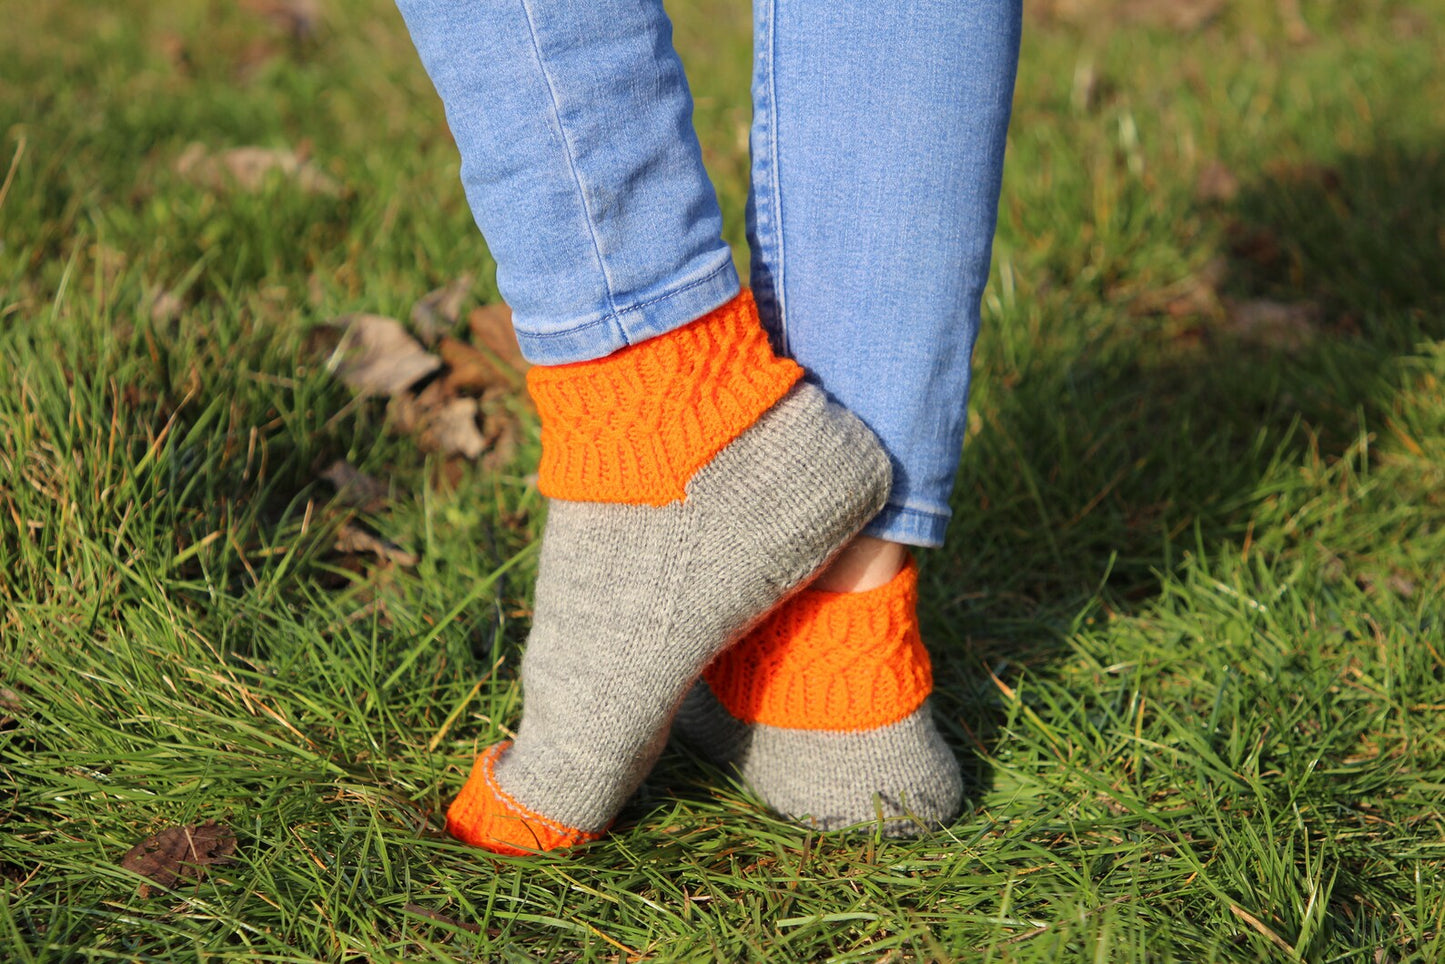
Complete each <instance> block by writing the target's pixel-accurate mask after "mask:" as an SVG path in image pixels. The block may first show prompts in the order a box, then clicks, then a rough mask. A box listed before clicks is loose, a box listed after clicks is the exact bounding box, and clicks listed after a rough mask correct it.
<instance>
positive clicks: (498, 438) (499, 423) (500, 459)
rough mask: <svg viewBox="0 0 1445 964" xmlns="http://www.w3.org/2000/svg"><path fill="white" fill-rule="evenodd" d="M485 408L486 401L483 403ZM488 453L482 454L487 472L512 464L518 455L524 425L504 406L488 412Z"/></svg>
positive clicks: (484, 468)
mask: <svg viewBox="0 0 1445 964" xmlns="http://www.w3.org/2000/svg"><path fill="white" fill-rule="evenodd" d="M483 406H484V410H485V403H483ZM486 426H487V431H486V445H487V454H486V455H483V456H482V460H481V467H482V469H483V471H486V472H496V471H499V470H501V469H504V468H506V467H507V466H509V465H511V464H512V460H513V459H514V458H516V457H517V447H518V445H519V444H520V443H521V439H522V426H521V424H520V423H519V422H518V421H517V416H515V415H513V414H512V413H511V412H510V411H508V410H507V409H503V408H497V409H496V410H493V411H487V413H486Z"/></svg>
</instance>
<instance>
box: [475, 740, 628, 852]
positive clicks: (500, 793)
mask: <svg viewBox="0 0 1445 964" xmlns="http://www.w3.org/2000/svg"><path fill="white" fill-rule="evenodd" d="M511 745H512V744H511V741H510V740H508V741H505V742H502V743H498V744H496V745H494V746H491V747H488V748H487V750H486V751H485V752H483V753H482V754H481V755H480V756H478V757H477V762H476V764H475V765H474V766H473V767H472V775H471V776H470V777H468V778H467V782H466V785H465V786H463V787H462V792H461V793H459V794H457V798H456V799H455V800H453V801H452V805H451V806H450V807H449V808H447V833H449V834H451V835H452V836H453V837H456V838H457V839H458V840H460V841H461V842H462V843H466V844H471V845H472V846H473V847H480V848H482V849H483V850H490V851H491V852H492V853H496V854H509V855H511V856H516V857H521V856H525V855H527V854H534V853H537V852H538V851H543V850H562V849H565V848H567V847H575V846H578V845H579V844H584V843H590V842H591V841H593V840H596V839H598V838H599V837H601V836H602V832H601V831H595V832H589V831H585V830H578V829H576V828H575V827H569V826H567V825H565V824H561V823H558V822H557V821H555V820H551V819H548V818H547V817H544V816H542V815H541V814H539V813H535V812H533V811H531V810H529V809H527V808H526V807H524V806H523V805H522V804H520V803H518V802H517V801H516V800H515V799H513V798H512V797H511V795H509V794H508V793H507V792H506V791H505V790H503V789H502V788H501V786H500V785H499V784H498V783H497V777H496V773H495V767H496V763H497V760H498V759H500V757H501V755H502V754H503V753H504V752H506V750H507V748H508V747H509V746H511Z"/></svg>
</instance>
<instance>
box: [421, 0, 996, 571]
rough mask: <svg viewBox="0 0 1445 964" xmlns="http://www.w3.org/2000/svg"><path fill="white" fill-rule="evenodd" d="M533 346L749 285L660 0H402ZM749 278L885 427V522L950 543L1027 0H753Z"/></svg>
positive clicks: (780, 326)
mask: <svg viewBox="0 0 1445 964" xmlns="http://www.w3.org/2000/svg"><path fill="white" fill-rule="evenodd" d="M397 4H398V6H399V7H400V8H401V11H402V14H403V16H404V17H405V18H406V22H407V26H408V29H409V30H410V31H411V35H412V39H413V41H414V42H415V44H416V47H417V50H418V51H419V52H420V54H421V57H422V61H423V63H424V64H425V65H426V69H427V71H428V73H429V74H430V75H431V78H432V81H433V83H435V85H436V88H437V91H438V93H439V94H440V95H441V98H442V103H443V105H444V106H445V108H446V112H447V119H448V122H449V123H450V125H451V129H452V132H453V134H454V135H455V137H456V141H457V146H458V148H459V150H460V151H461V156H462V182H463V185H464V186H465V188H466V192H467V198H468V200H469V202H470V203H471V206H472V211H473V213H474V214H475V217H476V220H477V224H478V226H479V227H480V228H481V230H482V233H483V235H484V236H485V237H486V239H487V243H488V245H489V247H490V248H491V251H492V254H493V256H494V257H495V258H496V261H497V284H498V287H499V288H500V290H501V292H502V295H503V297H505V298H506V299H507V302H508V303H509V304H510V305H511V307H512V311H513V319H514V323H515V325H516V328H517V337H518V340H519V341H520V343H521V346H522V351H523V353H524V354H526V356H527V357H528V358H529V359H531V360H532V361H534V362H536V363H538V364H559V363H564V362H574V361H583V360H588V359H593V358H600V357H603V356H605V355H607V354H609V353H611V352H613V351H616V350H617V349H619V348H621V347H623V346H625V345H629V344H633V343H635V342H638V341H641V340H644V339H646V338H649V337H651V336H653V335H657V334H660V333H662V332H665V331H669V330H671V329H673V328H677V327H680V326H681V325H684V324H686V323H687V322H689V321H691V320H693V319H695V318H697V317H698V316H700V315H702V314H705V313H706V312H708V311H710V310H712V309H713V308H715V307H717V306H719V305H721V304H722V303H723V302H725V301H727V300H728V299H729V298H731V297H732V296H733V295H735V294H736V293H737V291H738V287H739V282H738V278H737V274H736V271H735V269H734V268H733V261H732V255H731V252H730V251H729V250H728V247H727V245H726V244H725V243H724V242H723V240H722V236H721V231H722V216H721V213H720V212H719V210H718V205H717V197H716V195H715V193H714V191H713V187H712V184H711V182H710V181H709V180H708V177H707V173H706V171H705V170H704V169H703V164H702V155H701V151H700V149H699V146H698V142H697V137H696V135H695V133H694V131H693V128H692V99H691V95H690V94H689V92H688V86H687V80H686V78H685V77H684V75H683V70H682V64H681V62H680V61H679V60H678V58H677V54H676V53H675V52H674V50H673V47H672V28H671V24H670V23H669V21H668V19H667V15H666V13H664V11H663V8H662V3H661V2H660V0H397ZM753 14H754V28H755V49H754V75H753V88H752V94H753V105H754V117H753V127H752V138H751V146H752V189H751V192H750V195H749V202H748V237H749V242H750V244H751V246H752V275H753V276H752V279H751V282H752V286H753V289H754V292H755V294H756V296H757V300H758V307H759V309H760V311H761V312H762V314H763V321H764V324H765V325H767V326H768V328H769V331H770V332H771V334H772V336H773V340H774V343H775V345H776V346H777V347H778V348H779V349H780V350H781V351H782V352H784V353H786V354H788V355H791V356H792V357H793V358H795V359H797V360H798V362H799V363H801V364H802V365H803V367H804V368H806V369H807V371H808V373H809V377H811V378H812V379H814V380H815V381H817V382H818V383H819V384H820V385H822V387H823V388H824V389H826V390H827V391H828V392H829V393H830V394H831V395H832V396H833V397H834V398H835V399H836V400H837V401H838V402H840V403H841V404H843V405H844V406H846V407H847V408H848V409H850V410H851V411H853V412H854V413H855V414H857V415H858V416H859V417H860V418H862V419H863V420H864V421H865V422H866V423H867V424H868V425H869V426H870V427H871V428H872V429H873V430H874V431H875V432H876V433H877V434H878V436H879V438H880V439H882V441H883V444H884V446H885V447H886V448H887V449H888V452H889V454H890V455H891V456H892V458H893V462H894V487H893V491H892V495H891V497H890V499H889V503H888V506H887V507H886V508H885V509H884V510H883V512H882V513H881V514H880V515H879V516H878V517H877V518H876V519H875V520H874V521H873V522H872V523H871V524H870V525H869V527H868V529H867V530H866V531H867V532H868V533H869V534H871V535H876V536H879V537H881V538H885V539H891V540H893V541H897V542H904V543H910V544H913V545H923V546H936V545H940V544H941V543H942V541H943V535H944V530H945V528H946V526H947V522H948V517H949V513H950V510H949V506H948V503H949V495H950V493H951V491H952V488H953V481H954V476H955V474H956V472H957V468H958V457H959V452H960V450H961V448H962V444H963V434H964V429H965V425H966V408H967V402H968V385H969V363H970V359H971V356H972V353H973V344H974V339H975V337H976V335H977V332H978V317H979V315H978V313H979V300H980V297H981V294H982V291H983V286H984V282H985V281H986V279H987V277H988V266H989V257H990V252H991V248H992V243H993V232H994V223H995V218H996V215H997V208H998V194H999V183H1000V178H1001V175H1002V168H1003V152H1004V141H1005V135H1006V133H1007V129H1008V120H1009V109H1010V104H1011V101H1012V96H1013V81H1014V73H1015V70H1016V68H1017V62H1018V42H1019V24H1020V0H909V2H904V3H897V4H886V3H882V4H880V3H874V2H868V3H865V2H862V0H754V10H753Z"/></svg>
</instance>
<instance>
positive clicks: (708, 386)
mask: <svg viewBox="0 0 1445 964" xmlns="http://www.w3.org/2000/svg"><path fill="white" fill-rule="evenodd" d="M802 374H803V370H802V369H801V368H800V367H798V365H797V364H796V363H795V362H793V361H791V360H788V359H782V358H778V357H777V356H775V355H774V354H773V350H772V348H771V346H770V345H769V344H768V339H767V335H766V334H765V333H764V332H763V328H762V325H761V323H760V322H759V320H758V310H757V306H756V304H755V303H754V302H753V296H752V293H751V292H749V291H747V290H744V291H742V292H740V293H739V294H738V296H737V297H735V298H734V299H733V300H731V301H729V302H728V303H727V304H725V305H723V306H722V307H720V308H717V309H716V310H714V311H712V312H710V313H708V314H706V315H704V316H703V317H701V318H699V319H698V320H696V321H694V322H691V323H690V324H687V325H684V326H683V327H681V328H678V329H676V330H674V331H670V332H667V333H666V334H663V335H659V336H657V337H655V338H650V339H648V340H647V341H645V342H641V343H640V344H637V345H632V346H630V347H628V348H624V349H622V350H621V351H618V352H615V353H613V354H612V355H609V356H607V357H606V358H600V359H597V360H596V361H588V362H577V363H575V364H570V365H551V366H536V367H534V368H532V369H530V370H529V371H528V373H527V388H528V390H529V391H530V392H531V394H532V398H533V399H534V400H535V401H536V403H537V411H538V412H539V413H540V415H541V419H542V459H541V464H540V466H539V468H538V485H539V488H540V489H541V490H542V494H544V495H546V496H548V497H549V498H553V499H567V500H571V501H578V502H614V503H618V502H620V503H629V504H632V505H653V506H660V505H667V504H668V503H670V502H676V501H679V500H681V499H682V498H683V497H684V494H685V491H684V490H685V487H686V485H687V483H688V480H689V479H691V478H692V477H693V475H694V474H696V472H697V470H698V469H700V468H702V467H703V466H704V465H706V464H707V463H708V462H709V461H711V460H712V458H713V457H714V456H715V455H717V453H718V452H720V451H722V449H723V448H724V447H725V446H726V445H727V444H728V443H729V442H731V441H732V440H733V439H735V438H737V437H738V436H739V435H740V434H742V432H743V430H744V429H746V428H747V427H748V426H749V425H752V424H753V423H754V422H755V421H757V419H758V416H760V415H761V414H762V413H763V412H765V411H767V410H768V409H769V408H770V407H772V405H773V404H774V403H775V402H777V401H778V400H779V399H781V398H782V397H783V396H784V395H785V394H787V392H788V390H789V389H790V388H792V387H793V385H794V384H795V383H796V382H797V381H798V379H799V378H801V377H802Z"/></svg>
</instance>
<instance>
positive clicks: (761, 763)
mask: <svg viewBox="0 0 1445 964" xmlns="http://www.w3.org/2000/svg"><path fill="white" fill-rule="evenodd" d="M754 17H755V24H756V45H757V46H756V54H755V75H754V86H753V98H754V107H755V116H754V123H753V140H752V148H753V195H752V199H751V201H752V203H751V204H750V210H749V215H750V217H749V228H750V238H751V241H752V244H753V286H754V288H755V290H756V293H757V298H758V303H759V306H760V308H761V310H762V314H763V319H764V323H765V324H766V325H767V326H768V327H769V330H770V332H771V334H772V335H773V339H774V342H775V344H776V345H778V347H779V348H780V349H781V350H782V351H783V352H784V353H785V354H788V355H790V356H792V357H793V358H795V359H797V360H798V361H799V362H801V363H802V364H803V366H804V367H805V368H806V369H807V371H808V373H809V378H810V379H813V380H815V381H816V382H817V383H818V384H819V385H821V386H822V387H823V388H824V389H825V390H826V391H827V392H828V393H829V395H831V396H832V397H833V398H834V399H836V400H837V401H839V402H840V403H842V404H843V405H844V406H845V407H847V408H848V409H849V410H850V411H852V412H854V413H855V414H857V415H858V416H859V417H860V418H862V419H863V421H864V422H865V423H866V424H868V425H869V426H870V427H871V428H872V429H873V430H874V431H875V432H877V433H878V435H879V437H880V439H882V441H883V444H884V446H885V448H886V449H887V450H888V453H889V455H890V457H891V459H892V461H893V469H894V473H893V488H892V491H891V493H890V495H889V498H888V504H887V506H886V507H885V508H884V509H883V511H882V512H881V513H880V514H879V515H878V517H876V518H875V519H874V520H873V521H872V522H871V523H870V524H869V525H868V527H867V529H866V530H865V532H866V533H867V535H868V536H870V537H872V538H870V539H867V540H860V541H859V542H858V543H856V544H855V545H854V546H852V547H850V548H849V549H848V550H847V551H845V553H844V555H843V556H842V558H840V560H839V561H838V562H837V563H835V564H834V567H833V568H832V569H830V570H829V571H827V572H825V573H824V574H823V576H822V577H820V580H819V581H818V582H817V583H815V584H814V585H813V586H812V587H810V588H809V589H807V590H805V591H804V592H803V593H801V594H799V595H798V596H797V597H795V598H794V599H793V600H790V601H789V602H787V603H785V604H784V605H783V606H782V607H781V608H780V609H779V610H778V611H777V612H776V613H774V614H773V615H772V616H770V617H769V619H768V621H767V623H765V624H764V625H763V626H761V627H760V628H759V629H758V630H757V631H756V632H754V633H753V634H751V635H750V636H749V637H748V638H747V639H745V640H744V641H743V642H742V643H740V644H739V645H738V646H737V647H734V648H733V649H731V650H729V651H728V652H727V653H725V654H724V655H723V656H722V657H721V658H720V659H719V660H718V661H717V662H716V663H715V664H713V666H712V667H710V668H709V669H708V671H707V673H706V676H705V679H706V683H705V684H699V686H698V687H697V689H696V690H694V692H693V693H692V694H691V695H690V698H689V700H688V702H687V704H686V705H685V707H684V710H683V713H682V715H681V716H680V717H679V728H680V729H681V730H682V731H683V733H684V735H687V734H691V735H693V737H694V738H695V739H696V741H697V742H700V743H701V744H702V745H703V747H704V749H707V750H708V751H709V752H711V753H712V755H714V756H715V757H717V758H719V759H723V760H729V761H731V762H732V763H734V764H735V765H736V766H737V768H738V769H739V771H740V772H741V774H742V776H743V777H744V779H745V780H746V781H747V782H749V783H750V784H752V785H753V787H754V788H755V789H757V790H758V792H759V793H761V794H762V796H763V797H764V798H765V799H766V800H768V802H769V803H770V804H772V805H773V806H774V807H776V808H778V809H779V810H782V811H784V812H786V813H789V814H791V815H794V816H797V817H800V818H807V819H810V820H812V821H813V822H815V823H816V824H817V825H819V826H823V827H837V826H844V825H847V824H850V823H856V822H860V821H864V820H868V819H871V818H873V817H874V816H875V814H880V813H881V815H882V816H884V817H894V818H900V819H898V820H896V821H894V822H893V823H892V824H890V826H891V827H892V828H894V829H897V830H899V831H907V830H910V829H913V828H914V827H915V826H916V825H917V824H920V823H921V824H925V825H926V824H930V823H936V822H938V821H941V820H944V819H947V818H949V817H951V816H952V815H953V814H954V813H955V812H956V810H957V807H958V805H959V801H960V793H961V787H960V783H959V778H958V771H957V764H956V762H955V761H954V759H953V757H952V755H951V754H950V753H949V751H948V749H947V747H946V746H944V744H943V742H942V740H941V739H940V738H939V736H938V733H937V730H936V728H935V726H934V724H933V721H932V718H931V716H930V715H929V714H930V711H929V707H928V706H927V704H926V703H925V697H926V696H927V694H928V691H929V687H930V686H931V672H929V668H928V657H927V654H926V652H925V651H924V650H923V648H922V645H921V643H920V642H918V628H917V619H916V614H915V612H914V598H915V593H916V581H915V580H916V577H915V570H914V568H913V566H912V565H906V564H905V561H906V550H905V548H904V546H905V545H917V546H937V545H940V544H941V543H942V540H943V535H944V529H945V527H946V524H947V521H948V516H949V512H950V510H949V495H950V492H951V490H952V487H953V480H954V475H955V473H956V471H957V466H958V456H959V452H960V449H961V447H962V443H963V435H964V429H965V426H966V404H967V398H968V384H969V362H970V358H971V355H972V351H973V343H974V338H975V335H976V333H977V330H978V312H979V300H980V297H981V294H982V290H983V286H984V283H985V281H986V279H987V276H988V266H989V258H990V253H991V248H992V241H993V230H994V222H995V218H996V214H997V205H998V194H999V187H1000V180H1001V175H1002V164H1003V151H1004V141H1005V135H1006V132H1007V127H1008V119H1009V112H1010V106H1011V100H1012V92H1013V81H1014V73H1015V70H1016V67H1017V56H1018V41H1019V24H1020V5H1019V3H1018V2H1017V0H1001V2H994V3H976V2H964V0H921V2H915V3H909V4H897V5H893V6H887V5H884V6H879V5H877V4H867V3H863V2H861V0H829V2H826V3H824V2H821V0H755V5H754ZM851 305H866V306H867V309H868V310H867V311H866V312H865V313H863V314H861V315H860V314H858V313H856V312H854V311H850V310H848V306H851ZM829 589H831V590H836V591H833V592H828V591H825V590H829ZM847 590H857V592H854V593H850V592H847ZM760 667H761V668H762V669H760ZM822 667H827V670H826V675H830V676H831V677H832V683H831V684H830V685H829V686H826V687H822V688H820V687H819V686H818V685H817V679H818V678H819V677H820V676H821V675H825V674H824V672H823V671H822ZM834 707H847V708H848V710H847V712H834V711H833V709H832V708H834ZM809 759H812V760H814V761H816V762H814V763H813V764H811V765H809V764H807V763H806V762H804V761H807V760H809ZM907 816H911V817H913V818H914V819H912V820H910V819H906V817H907Z"/></svg>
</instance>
